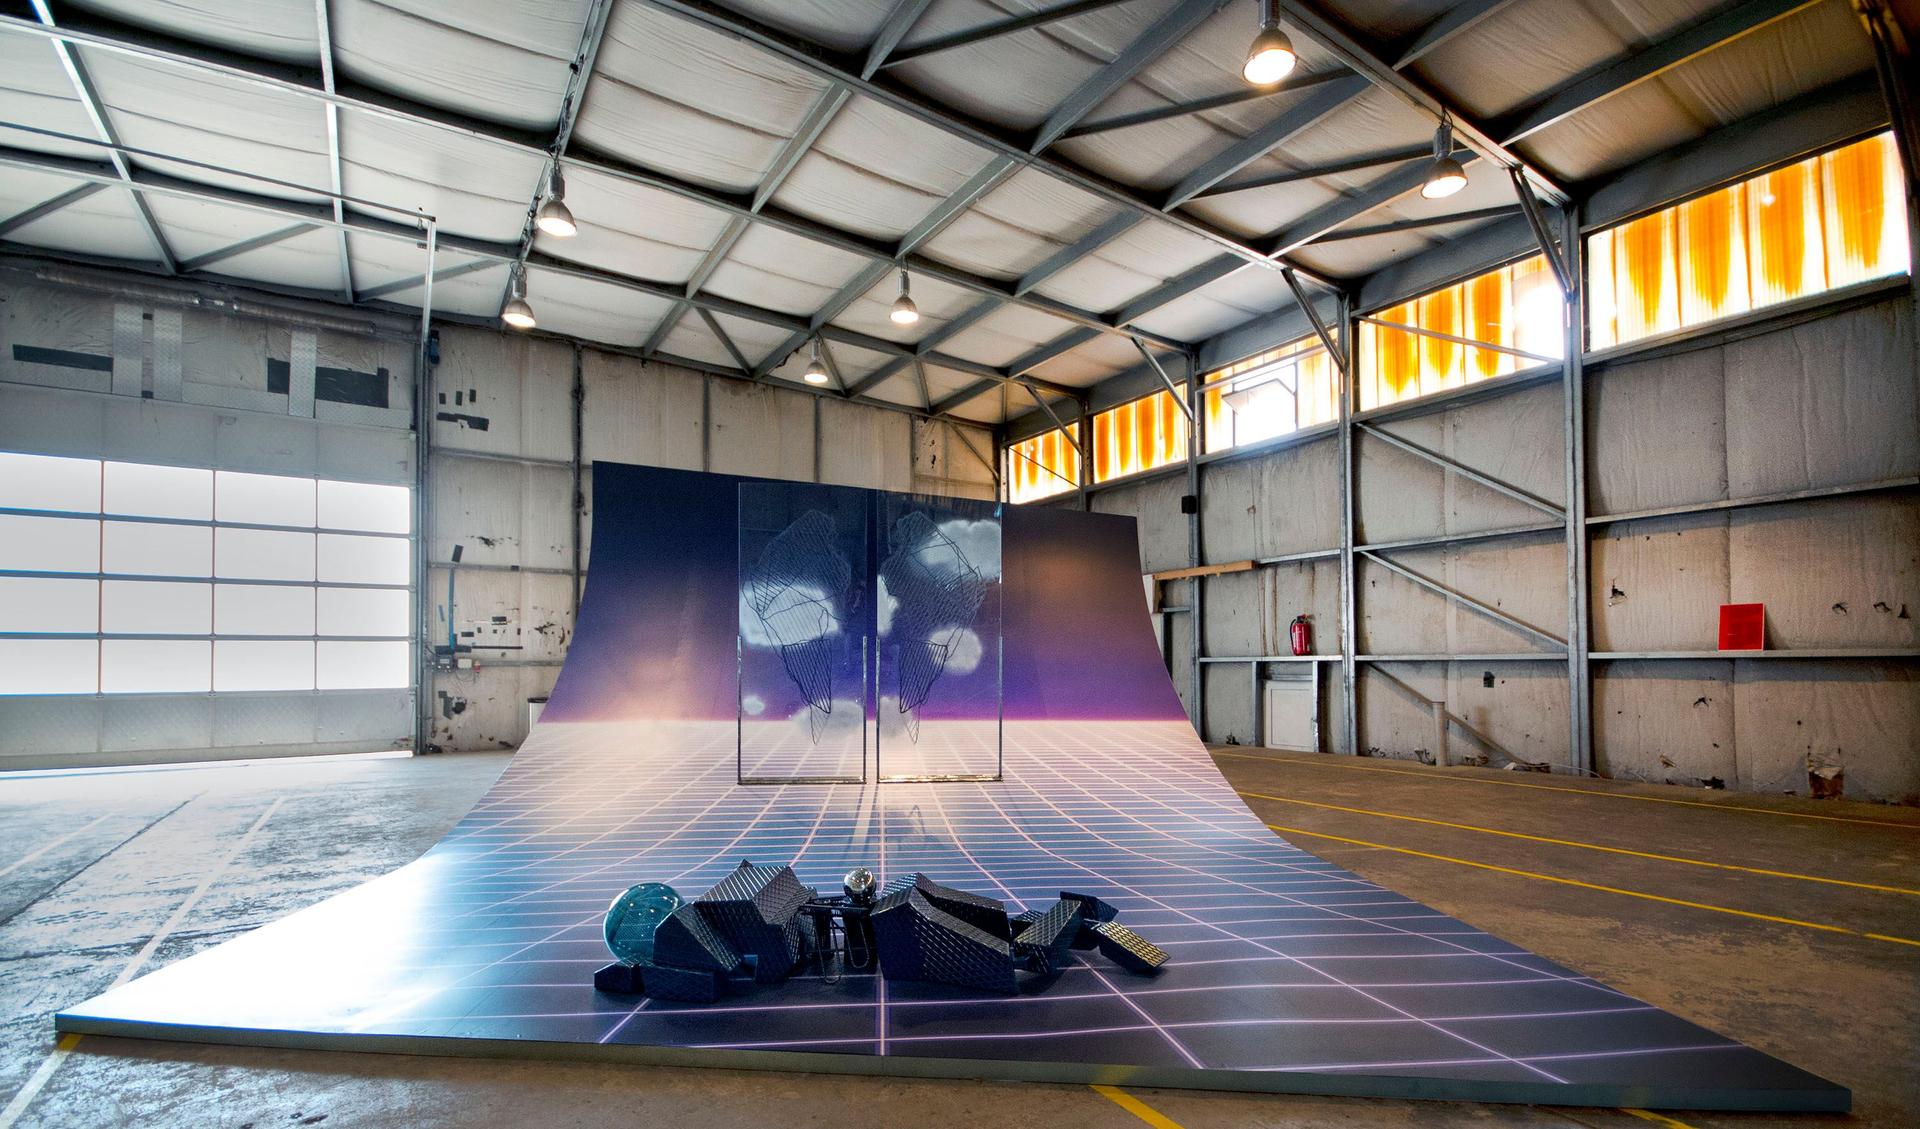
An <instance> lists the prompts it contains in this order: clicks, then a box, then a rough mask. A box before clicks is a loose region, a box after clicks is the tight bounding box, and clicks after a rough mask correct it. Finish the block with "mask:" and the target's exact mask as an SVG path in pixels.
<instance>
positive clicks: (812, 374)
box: [801, 361, 828, 384]
mask: <svg viewBox="0 0 1920 1129" xmlns="http://www.w3.org/2000/svg"><path fill="white" fill-rule="evenodd" d="M801 379H803V380H805V381H806V382H807V383H808V384H825V383H826V382H827V380H828V377H827V370H826V369H824V368H821V367H820V362H819V361H815V362H813V363H812V364H810V365H808V366H807V371H806V375H805V376H803V377H801Z"/></svg>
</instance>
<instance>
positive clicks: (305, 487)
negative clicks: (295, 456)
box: [213, 470, 314, 525]
mask: <svg viewBox="0 0 1920 1129" xmlns="http://www.w3.org/2000/svg"><path fill="white" fill-rule="evenodd" d="M313 488H314V483H313V479H311V478H285V477H282V476H280V475H277V474H241V473H239V472H238V471H231V470H223V471H220V472H219V473H217V474H215V475H214V477H213V513H214V516H215V517H216V518H218V519H219V520H221V521H237V522H244V523H246V524H249V525H312V524H313V515H314V497H313Z"/></svg>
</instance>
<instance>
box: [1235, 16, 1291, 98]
mask: <svg viewBox="0 0 1920 1129" xmlns="http://www.w3.org/2000/svg"><path fill="white" fill-rule="evenodd" d="M1299 61H1300V57H1299V56H1298V55H1296V54H1294V52H1293V40H1291V39H1288V38H1287V33H1286V32H1284V31H1282V30H1280V0H1260V34H1258V35H1256V36H1254V37H1253V46H1251V47H1249V48H1247V61H1246V63H1245V64H1244V65H1242V66H1241V68H1240V75H1241V77H1242V78H1245V79H1246V80H1247V81H1248V82H1250V83H1252V84H1253V85H1255V86H1272V85H1273V84H1274V83H1276V82H1279V81H1281V80H1282V79H1284V78H1286V77H1287V76H1288V75H1290V74H1292V73H1293V67H1294V64H1296V63H1298V62H1299Z"/></svg>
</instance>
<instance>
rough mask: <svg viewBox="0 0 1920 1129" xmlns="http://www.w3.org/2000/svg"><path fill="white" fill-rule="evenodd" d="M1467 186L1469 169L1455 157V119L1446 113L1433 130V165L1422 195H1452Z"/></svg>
mask: <svg viewBox="0 0 1920 1129" xmlns="http://www.w3.org/2000/svg"><path fill="white" fill-rule="evenodd" d="M1466 186H1467V170H1466V169H1465V168H1463V167H1461V164H1460V162H1459V161H1456V160H1454V159H1453V120H1452V119H1451V118H1448V117H1447V115H1446V114H1445V113H1442V114H1441V115H1440V124H1439V126H1438V127H1436V128H1435V129H1434V131H1433V166H1432V167H1431V168H1429V169H1428V170H1427V182H1426V183H1425V184H1423V185H1421V186H1420V195H1422V196H1425V197H1426V198H1427V199H1429V200H1438V199H1440V198H1442V197H1445V196H1451V195H1453V194H1454V193H1456V192H1458V191H1460V190H1461V189H1462V188H1465V187H1466Z"/></svg>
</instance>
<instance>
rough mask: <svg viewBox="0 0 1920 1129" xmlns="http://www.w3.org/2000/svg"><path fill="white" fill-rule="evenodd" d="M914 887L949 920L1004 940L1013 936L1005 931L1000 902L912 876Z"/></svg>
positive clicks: (1003, 908)
mask: <svg viewBox="0 0 1920 1129" xmlns="http://www.w3.org/2000/svg"><path fill="white" fill-rule="evenodd" d="M914 886H915V888H916V889H918V890H919V891H920V896H921V897H923V898H925V899H927V902H928V904H930V905H932V906H933V908H935V909H937V910H939V911H940V912H942V913H944V914H947V915H949V916H951V917H957V918H959V919H960V920H961V921H964V922H966V923H967V924H968V925H971V926H973V927H974V928H975V929H978V930H980V931H981V932H983V933H986V934H988V935H990V936H994V937H998V938H1000V939H1001V940H1006V939H1007V938H1008V937H1010V936H1012V933H1011V931H1010V930H1009V929H1008V927H1007V904H1006V903H1005V902H1003V901H1001V900H1000V899H999V898H988V897H984V896H982V895H980V894H970V893H968V892H967V891H965V890H956V889H954V888H953V887H951V886H942V885H940V884H939V883H938V882H935V881H934V880H933V879H931V878H928V877H927V876H926V875H924V874H916V875H914Z"/></svg>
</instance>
